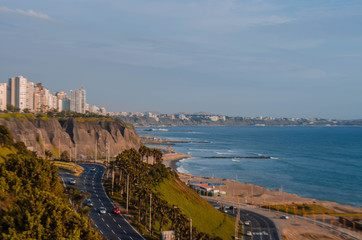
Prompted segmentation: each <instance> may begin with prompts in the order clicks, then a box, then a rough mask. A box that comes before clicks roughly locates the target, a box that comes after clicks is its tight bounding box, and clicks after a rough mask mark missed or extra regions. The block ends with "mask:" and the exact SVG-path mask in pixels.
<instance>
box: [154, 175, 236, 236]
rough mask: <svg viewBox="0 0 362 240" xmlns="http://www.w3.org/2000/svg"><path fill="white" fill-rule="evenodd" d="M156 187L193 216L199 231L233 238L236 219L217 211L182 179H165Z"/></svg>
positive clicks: (165, 196) (194, 223) (169, 200)
mask: <svg viewBox="0 0 362 240" xmlns="http://www.w3.org/2000/svg"><path fill="white" fill-rule="evenodd" d="M156 189H157V192H158V193H160V194H162V198H163V199H165V200H166V201H167V202H168V203H169V204H171V205H173V206H176V207H178V208H180V210H181V211H182V212H183V213H184V214H185V215H186V216H188V217H189V218H191V219H192V224H193V225H194V226H196V228H197V229H198V230H199V231H201V232H205V233H207V234H209V235H211V236H219V237H221V238H222V239H231V238H232V236H233V234H234V230H235V226H234V225H235V219H233V218H232V217H230V216H229V215H226V214H223V213H221V212H220V211H217V210H216V209H215V208H214V207H213V206H211V205H210V204H209V203H208V202H206V201H205V200H203V199H202V198H200V197H199V195H198V194H197V193H196V192H195V191H194V190H192V189H191V188H189V187H187V186H186V185H185V184H183V183H182V182H181V181H177V179H175V177H173V178H169V179H165V180H164V181H162V182H161V183H160V184H159V185H158V186H157V187H156ZM184 209H187V211H185V210H184ZM205 220H206V221H205Z"/></svg>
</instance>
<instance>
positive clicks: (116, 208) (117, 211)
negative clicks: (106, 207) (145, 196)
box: [112, 207, 121, 214]
mask: <svg viewBox="0 0 362 240" xmlns="http://www.w3.org/2000/svg"><path fill="white" fill-rule="evenodd" d="M112 211H113V213H114V214H121V211H120V210H119V208H118V207H114V208H113V210H112Z"/></svg>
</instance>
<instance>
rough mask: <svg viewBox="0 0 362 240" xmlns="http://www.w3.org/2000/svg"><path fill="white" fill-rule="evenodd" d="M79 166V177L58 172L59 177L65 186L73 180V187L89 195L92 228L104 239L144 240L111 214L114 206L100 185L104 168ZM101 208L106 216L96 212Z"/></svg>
mask: <svg viewBox="0 0 362 240" xmlns="http://www.w3.org/2000/svg"><path fill="white" fill-rule="evenodd" d="M80 165H81V166H82V167H83V168H84V171H83V172H82V173H81V174H80V175H79V176H74V175H72V174H68V173H64V172H60V173H59V176H60V177H61V178H62V179H63V181H64V183H65V184H66V185H69V180H70V179H71V178H74V179H75V180H76V181H77V182H76V184H75V185H74V186H76V187H78V188H79V189H80V190H82V191H84V192H88V193H90V194H91V196H90V199H91V200H92V202H93V204H94V205H93V207H91V211H90V213H89V218H90V219H92V220H93V227H95V228H96V229H98V231H99V232H100V233H101V234H102V236H103V237H104V238H105V239H116V240H124V239H130V240H141V239H142V240H144V238H143V237H142V236H141V235H140V234H139V233H138V232H137V231H136V230H135V229H134V228H133V227H132V226H131V225H130V224H129V223H128V222H127V221H126V220H125V219H124V218H123V216H122V215H118V214H114V213H113V212H112V209H113V207H114V205H113V203H112V202H111V200H110V199H109V198H108V196H107V194H106V192H105V190H104V188H103V185H102V177H103V173H104V170H105V168H104V167H103V166H100V165H96V164H80ZM93 167H94V168H95V169H96V171H95V172H91V171H90V169H91V168H93ZM101 206H103V207H105V208H106V209H107V213H106V214H100V213H99V212H98V209H99V207H101Z"/></svg>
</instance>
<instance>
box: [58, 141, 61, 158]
mask: <svg viewBox="0 0 362 240" xmlns="http://www.w3.org/2000/svg"><path fill="white" fill-rule="evenodd" d="M60 136H61V135H60ZM60 136H59V139H58V159H59V160H60Z"/></svg>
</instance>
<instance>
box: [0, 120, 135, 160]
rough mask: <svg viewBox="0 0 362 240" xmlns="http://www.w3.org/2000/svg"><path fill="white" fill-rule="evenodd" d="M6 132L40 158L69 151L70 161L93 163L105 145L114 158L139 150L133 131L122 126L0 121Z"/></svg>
mask: <svg viewBox="0 0 362 240" xmlns="http://www.w3.org/2000/svg"><path fill="white" fill-rule="evenodd" d="M0 124H3V125H5V126H7V127H8V128H9V130H10V131H11V133H12V135H13V137H14V139H15V141H22V142H24V143H25V145H26V146H27V147H28V149H29V150H31V151H35V152H37V153H38V154H39V155H41V156H43V155H44V151H45V150H49V151H51V152H52V153H53V155H54V156H55V157H58V155H59V154H60V152H63V151H68V152H69V153H70V154H71V156H72V157H74V156H77V158H79V156H80V155H82V156H83V157H84V158H88V159H94V157H95V153H96V151H97V157H98V158H100V157H104V156H105V155H106V145H108V146H109V153H110V156H111V157H113V156H115V155H117V154H118V153H120V152H122V151H123V150H124V149H128V148H132V147H133V148H136V149H138V148H139V146H140V139H139V137H138V135H137V134H136V131H135V130H134V128H132V127H127V126H126V125H125V124H124V123H123V122H118V121H99V120H92V121H90V120H87V119H73V118H70V119H67V120H63V121H62V120H58V119H56V118H51V119H49V120H40V119H34V120H33V121H29V120H27V119H23V120H19V119H16V118H12V119H10V120H5V119H0Z"/></svg>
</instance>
